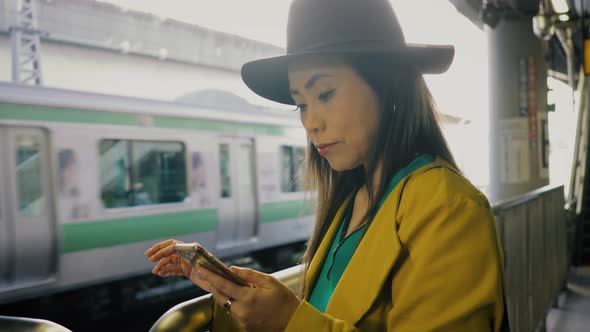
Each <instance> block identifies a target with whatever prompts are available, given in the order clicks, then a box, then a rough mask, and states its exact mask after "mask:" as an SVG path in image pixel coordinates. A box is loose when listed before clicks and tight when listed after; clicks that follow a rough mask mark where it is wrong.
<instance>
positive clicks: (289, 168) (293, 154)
mask: <svg viewBox="0 0 590 332" xmlns="http://www.w3.org/2000/svg"><path fill="white" fill-rule="evenodd" d="M304 159H305V148H302V147H293V146H281V191H283V192H297V191H303V170H304V169H303V167H304V165H303V161H304Z"/></svg>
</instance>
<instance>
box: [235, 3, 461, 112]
mask: <svg viewBox="0 0 590 332" xmlns="http://www.w3.org/2000/svg"><path fill="white" fill-rule="evenodd" d="M313 54H351V55H354V54H357V55H367V56H372V57H375V58H381V59H388V60H391V61H392V62H396V63H400V64H408V65H414V66H416V68H417V69H418V70H420V72H422V73H425V74H440V73H443V72H445V71H446V70H447V69H448V68H449V66H450V65H451V63H452V61H453V56H454V54H455V48H454V47H453V46H451V45H426V44H407V43H406V42H405V38H404V34H403V31H402V29H401V26H400V25H399V21H398V19H397V17H396V15H395V13H394V12H393V8H392V7H391V4H390V3H389V1H388V0H294V1H293V3H292V4H291V8H290V9H289V18H288V21H287V52H286V54H285V55H281V56H276V57H271V58H266V59H260V60H255V61H251V62H248V63H246V64H244V65H243V66H242V79H243V80H244V82H245V83H246V85H247V86H248V87H249V88H250V89H251V90H252V91H254V92H255V93H256V94H258V95H260V96H262V97H264V98H267V99H270V100H273V101H276V102H279V103H283V104H289V105H294V104H295V102H294V101H293V99H292V98H291V94H290V92H289V81H288V76H287V75H288V74H287V68H288V64H289V61H291V60H292V59H293V58H296V57H301V56H307V55H313Z"/></svg>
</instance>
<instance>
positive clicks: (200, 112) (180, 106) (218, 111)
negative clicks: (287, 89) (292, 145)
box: [0, 82, 301, 127]
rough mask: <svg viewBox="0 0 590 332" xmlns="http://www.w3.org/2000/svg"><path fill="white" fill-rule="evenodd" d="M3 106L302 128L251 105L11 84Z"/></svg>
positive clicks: (0, 85) (1, 93) (3, 88)
mask: <svg viewBox="0 0 590 332" xmlns="http://www.w3.org/2000/svg"><path fill="white" fill-rule="evenodd" d="M0 103H14V104H26V105H37V106H51V107H61V108H70V109H88V110H95V111H105V112H115V113H131V114H142V115H165V116H174V117H182V118H191V119H205V120H217V121H227V122H236V123H251V124H266V125H277V126H286V127H301V122H300V120H299V116H298V115H297V114H296V113H295V112H290V111H286V110H285V109H273V108H267V107H259V106H254V105H251V104H244V105H242V106H240V105H238V104H234V106H235V107H234V108H233V109H230V108H229V107H220V108H213V107H210V106H211V104H210V103H209V105H208V107H204V106H199V105H194V104H189V103H187V102H179V101H175V102H173V101H162V100H152V99H145V98H136V97H126V96H117V95H108V94H101V93H94V92H83V91H74V90H65V89H57V88H47V87H38V86H28V85H20V84H14V83H9V82H0Z"/></svg>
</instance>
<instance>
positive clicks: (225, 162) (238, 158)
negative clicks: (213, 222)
mask: <svg viewBox="0 0 590 332" xmlns="http://www.w3.org/2000/svg"><path fill="white" fill-rule="evenodd" d="M219 174H220V193H219V195H220V201H219V210H218V221H219V225H218V234H217V235H218V247H219V248H220V249H222V248H229V247H233V246H238V245H243V244H244V243H246V242H250V241H252V240H253V239H254V238H255V236H256V224H257V222H256V221H257V218H258V216H257V208H256V206H257V202H256V182H255V158H254V144H253V142H252V140H250V139H246V138H224V139H222V140H221V141H220V142H219Z"/></svg>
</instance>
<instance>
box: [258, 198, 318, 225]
mask: <svg viewBox="0 0 590 332" xmlns="http://www.w3.org/2000/svg"><path fill="white" fill-rule="evenodd" d="M314 213H315V209H314V207H313V202H311V201H304V200H297V201H285V202H272V203H266V204H263V205H262V209H261V211H260V214H261V218H260V219H261V222H262V223H269V222H274V221H280V220H283V219H289V218H295V217H299V216H308V215H312V214H314Z"/></svg>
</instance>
